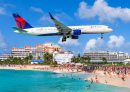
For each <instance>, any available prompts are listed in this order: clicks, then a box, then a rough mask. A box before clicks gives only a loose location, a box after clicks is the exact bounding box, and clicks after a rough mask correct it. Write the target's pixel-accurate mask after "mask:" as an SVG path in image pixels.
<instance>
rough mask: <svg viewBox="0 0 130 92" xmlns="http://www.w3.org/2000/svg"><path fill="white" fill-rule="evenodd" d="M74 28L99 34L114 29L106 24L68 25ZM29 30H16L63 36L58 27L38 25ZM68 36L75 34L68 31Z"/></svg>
mask: <svg viewBox="0 0 130 92" xmlns="http://www.w3.org/2000/svg"><path fill="white" fill-rule="evenodd" d="M68 27H69V28H70V29H72V30H81V34H98V33H110V32H112V31H113V30H112V29H111V28H110V27H108V26H105V25H92V26H91V25H90V26H68ZM24 30H25V31H27V32H20V31H18V30H15V31H14V32H16V33H20V34H26V35H33V36H63V34H61V33H59V30H58V29H57V28H56V27H38V28H28V29H24ZM66 35H67V36H71V35H74V34H73V31H72V32H71V33H67V34H66Z"/></svg>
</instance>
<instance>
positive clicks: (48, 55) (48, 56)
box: [43, 52, 53, 61]
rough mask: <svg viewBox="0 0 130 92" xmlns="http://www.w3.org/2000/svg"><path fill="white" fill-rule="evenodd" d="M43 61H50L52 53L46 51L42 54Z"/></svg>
mask: <svg viewBox="0 0 130 92" xmlns="http://www.w3.org/2000/svg"><path fill="white" fill-rule="evenodd" d="M43 58H44V61H50V60H52V59H53V56H52V54H49V53H48V52H47V53H45V54H44V55H43Z"/></svg>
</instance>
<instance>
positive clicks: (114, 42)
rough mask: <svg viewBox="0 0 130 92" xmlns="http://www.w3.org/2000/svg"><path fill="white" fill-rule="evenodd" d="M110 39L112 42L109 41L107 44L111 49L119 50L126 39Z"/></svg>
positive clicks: (115, 37)
mask: <svg viewBox="0 0 130 92" xmlns="http://www.w3.org/2000/svg"><path fill="white" fill-rule="evenodd" d="M109 39H110V40H109V41H108V43H107V44H108V47H109V48H110V49H114V48H119V47H120V46H122V45H123V44H124V41H125V38H124V37H123V36H115V35H112V36H110V37H109Z"/></svg>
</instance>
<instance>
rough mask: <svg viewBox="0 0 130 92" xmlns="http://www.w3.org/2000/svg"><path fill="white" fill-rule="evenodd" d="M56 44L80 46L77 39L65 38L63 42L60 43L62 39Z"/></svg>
mask: <svg viewBox="0 0 130 92" xmlns="http://www.w3.org/2000/svg"><path fill="white" fill-rule="evenodd" d="M58 44H60V45H62V46H78V45H80V43H79V42H78V39H71V38H67V39H66V41H65V42H62V37H61V38H60V40H59V41H58Z"/></svg>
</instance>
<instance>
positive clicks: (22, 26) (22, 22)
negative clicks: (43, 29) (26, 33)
mask: <svg viewBox="0 0 130 92" xmlns="http://www.w3.org/2000/svg"><path fill="white" fill-rule="evenodd" d="M13 16H14V19H15V21H16V23H17V25H18V27H19V28H20V29H27V28H33V27H32V26H31V25H30V24H29V23H27V22H26V21H25V20H24V19H23V18H22V17H20V16H19V15H18V14H13Z"/></svg>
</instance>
